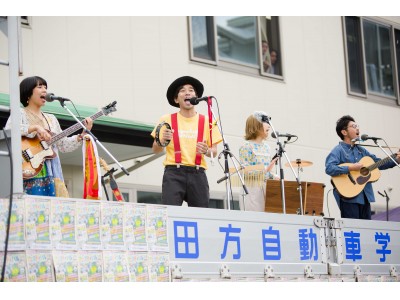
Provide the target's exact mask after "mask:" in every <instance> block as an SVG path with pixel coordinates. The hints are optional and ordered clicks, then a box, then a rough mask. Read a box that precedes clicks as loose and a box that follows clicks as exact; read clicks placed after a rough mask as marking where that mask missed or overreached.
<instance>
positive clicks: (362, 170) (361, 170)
mask: <svg viewBox="0 0 400 300" xmlns="http://www.w3.org/2000/svg"><path fill="white" fill-rule="evenodd" d="M360 174H361V175H362V176H367V175H368V174H369V170H368V168H365V167H364V168H361V169H360Z"/></svg>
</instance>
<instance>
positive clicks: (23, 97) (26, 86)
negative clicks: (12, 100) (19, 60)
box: [19, 76, 47, 107]
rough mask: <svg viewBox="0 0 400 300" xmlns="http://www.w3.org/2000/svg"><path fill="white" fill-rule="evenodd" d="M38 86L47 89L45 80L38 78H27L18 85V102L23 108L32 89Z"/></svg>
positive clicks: (26, 104)
mask: <svg viewBox="0 0 400 300" xmlns="http://www.w3.org/2000/svg"><path fill="white" fill-rule="evenodd" d="M38 85H45V86H46V88H47V82H46V80H44V79H43V78H42V77H39V76H31V77H27V78H25V79H24V80H22V81H21V83H20V84H19V101H21V103H22V105H23V106H24V107H26V106H28V100H29V98H30V96H32V92H33V89H34V88H35V87H37V86H38Z"/></svg>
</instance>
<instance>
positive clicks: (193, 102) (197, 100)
mask: <svg viewBox="0 0 400 300" xmlns="http://www.w3.org/2000/svg"><path fill="white" fill-rule="evenodd" d="M210 97H213V96H204V97H201V98H197V97H193V98H190V104H192V105H197V104H199V102H200V101H207V100H208V98H210Z"/></svg>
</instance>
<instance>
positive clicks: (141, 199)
mask: <svg viewBox="0 0 400 300" xmlns="http://www.w3.org/2000/svg"><path fill="white" fill-rule="evenodd" d="M136 197H137V198H136V199H137V203H146V204H161V193H160V192H146V191H139V190H138V191H137V192H136Z"/></svg>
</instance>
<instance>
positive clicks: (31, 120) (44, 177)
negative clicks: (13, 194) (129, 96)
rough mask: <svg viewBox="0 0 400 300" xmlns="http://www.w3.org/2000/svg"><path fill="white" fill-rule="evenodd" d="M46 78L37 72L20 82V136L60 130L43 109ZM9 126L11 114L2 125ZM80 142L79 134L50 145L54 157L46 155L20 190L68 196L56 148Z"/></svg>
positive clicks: (48, 135)
mask: <svg viewBox="0 0 400 300" xmlns="http://www.w3.org/2000/svg"><path fill="white" fill-rule="evenodd" d="M46 94H47V82H46V80H44V79H43V78H41V77H39V76H32V77H27V78H25V79H24V80H22V82H21V83H20V101H21V103H22V105H23V106H24V108H21V118H22V120H21V122H22V123H21V136H26V137H28V138H33V137H35V136H37V137H38V138H39V139H40V140H44V141H50V139H51V136H52V135H56V134H59V133H61V132H62V130H61V127H60V123H59V122H58V120H57V119H56V117H55V116H54V115H52V114H48V113H43V112H42V107H43V106H44V105H45V104H46ZM85 121H86V128H87V129H88V130H90V129H91V128H92V126H93V120H92V119H91V118H86V119H85ZM10 128H11V118H9V119H8V121H7V124H6V129H10ZM80 145H82V136H81V135H80V134H77V135H73V136H70V137H65V138H63V139H61V140H59V141H58V142H56V143H54V144H53V145H52V147H53V151H54V152H55V153H56V157H55V158H53V159H46V160H45V163H44V164H43V168H42V170H41V171H40V172H39V173H38V174H37V175H36V176H35V177H33V178H29V179H24V181H23V185H24V193H26V194H29V195H40V196H56V197H69V195H68V191H67V189H66V186H65V183H64V178H63V174H62V169H61V162H60V158H59V156H58V151H61V152H71V151H74V150H76V149H77V148H78V147H79V146H80Z"/></svg>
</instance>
